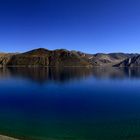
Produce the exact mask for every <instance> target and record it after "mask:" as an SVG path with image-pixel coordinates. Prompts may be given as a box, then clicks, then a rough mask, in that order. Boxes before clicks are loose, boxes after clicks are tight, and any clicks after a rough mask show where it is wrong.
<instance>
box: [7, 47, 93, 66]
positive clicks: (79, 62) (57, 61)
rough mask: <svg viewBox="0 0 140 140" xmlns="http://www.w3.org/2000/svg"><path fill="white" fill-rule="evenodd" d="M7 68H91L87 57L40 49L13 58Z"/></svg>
mask: <svg viewBox="0 0 140 140" xmlns="http://www.w3.org/2000/svg"><path fill="white" fill-rule="evenodd" d="M6 65H7V66H55V67H56V66H90V65H91V64H90V62H89V61H88V59H87V58H86V57H81V56H80V55H78V54H75V53H73V52H71V51H68V50H64V49H60V50H54V51H49V50H47V49H43V48H39V49H36V50H32V51H29V52H25V53H22V54H17V55H14V56H12V58H11V59H10V60H9V61H8V63H7V64H6Z"/></svg>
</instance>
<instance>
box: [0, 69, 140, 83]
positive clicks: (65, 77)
mask: <svg viewBox="0 0 140 140" xmlns="http://www.w3.org/2000/svg"><path fill="white" fill-rule="evenodd" d="M90 76H93V77H95V78H99V79H101V78H110V79H123V78H140V68H115V67H107V68H104V67H95V68H84V67H81V68H79V67H78V68H76V67H75V68H74V67H73V68H70V67H68V68H24V67H23V68H22V67H21V68H1V69H0V78H6V77H21V78H27V79H28V80H32V81H36V82H38V83H44V82H47V81H55V82H62V83H63V82H67V81H70V80H74V79H76V80H78V79H79V80H80V79H83V78H86V77H90Z"/></svg>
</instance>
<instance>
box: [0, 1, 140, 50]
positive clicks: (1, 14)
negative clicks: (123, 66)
mask: <svg viewBox="0 0 140 140" xmlns="http://www.w3.org/2000/svg"><path fill="white" fill-rule="evenodd" d="M35 48H47V49H50V50H53V49H60V48H63V49H68V50H78V51H82V52H87V53H99V52H103V53H110V52H127V53H140V0H0V52H25V51H28V50H32V49H35Z"/></svg>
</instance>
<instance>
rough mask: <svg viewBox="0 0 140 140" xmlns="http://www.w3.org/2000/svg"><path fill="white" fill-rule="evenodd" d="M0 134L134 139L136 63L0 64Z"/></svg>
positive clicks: (139, 123)
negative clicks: (91, 66)
mask: <svg viewBox="0 0 140 140" xmlns="http://www.w3.org/2000/svg"><path fill="white" fill-rule="evenodd" d="M0 134H4V135H8V136H12V137H16V138H22V139H25V140H139V139H140V69H139V68H133V69H127V68H125V69H119V68H94V69H88V68H64V69H58V68H57V69H56V68H11V69H10V68H9V69H0Z"/></svg>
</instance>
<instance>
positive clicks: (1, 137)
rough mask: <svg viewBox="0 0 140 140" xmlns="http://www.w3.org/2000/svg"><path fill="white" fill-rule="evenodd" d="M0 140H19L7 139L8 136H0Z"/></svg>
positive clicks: (14, 139)
mask: <svg viewBox="0 0 140 140" xmlns="http://www.w3.org/2000/svg"><path fill="white" fill-rule="evenodd" d="M0 140H19V139H16V138H12V137H8V136H4V135H0Z"/></svg>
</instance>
